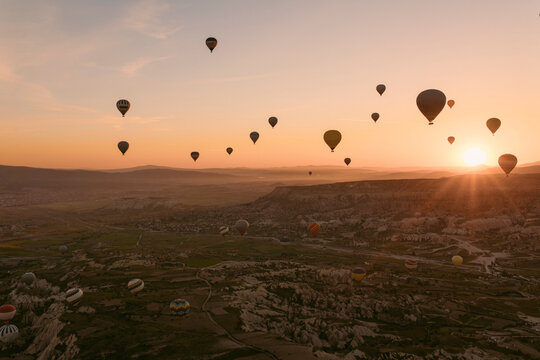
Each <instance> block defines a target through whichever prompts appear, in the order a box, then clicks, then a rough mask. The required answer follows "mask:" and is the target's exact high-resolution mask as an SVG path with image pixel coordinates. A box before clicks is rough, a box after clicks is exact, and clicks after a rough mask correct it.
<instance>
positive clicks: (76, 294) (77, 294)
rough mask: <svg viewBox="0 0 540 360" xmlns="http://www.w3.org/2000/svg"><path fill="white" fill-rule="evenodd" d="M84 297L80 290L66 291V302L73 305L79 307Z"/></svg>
mask: <svg viewBox="0 0 540 360" xmlns="http://www.w3.org/2000/svg"><path fill="white" fill-rule="evenodd" d="M82 296H83V291H82V290H81V289H79V288H72V289H69V290H68V291H66V301H67V302H68V303H70V304H72V305H77V304H78V303H79V301H81V298H82Z"/></svg>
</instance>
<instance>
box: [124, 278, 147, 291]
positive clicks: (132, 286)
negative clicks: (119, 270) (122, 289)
mask: <svg viewBox="0 0 540 360" xmlns="http://www.w3.org/2000/svg"><path fill="white" fill-rule="evenodd" d="M127 287H128V290H129V292H130V293H132V294H136V293H138V292H139V291H141V290H142V289H144V281H142V280H141V279H131V280H129V282H128V284H127Z"/></svg>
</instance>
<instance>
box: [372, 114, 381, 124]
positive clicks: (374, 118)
mask: <svg viewBox="0 0 540 360" xmlns="http://www.w3.org/2000/svg"><path fill="white" fill-rule="evenodd" d="M371 118H372V119H373V121H375V122H377V120H379V113H373V114H371Z"/></svg>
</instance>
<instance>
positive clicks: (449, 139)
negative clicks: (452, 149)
mask: <svg viewBox="0 0 540 360" xmlns="http://www.w3.org/2000/svg"><path fill="white" fill-rule="evenodd" d="M454 141H456V138H455V137H453V136H449V137H448V142H449V143H450V145H452V144H453V143H454Z"/></svg>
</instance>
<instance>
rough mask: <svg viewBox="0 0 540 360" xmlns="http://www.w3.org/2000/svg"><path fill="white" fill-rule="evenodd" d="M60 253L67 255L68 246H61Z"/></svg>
mask: <svg viewBox="0 0 540 360" xmlns="http://www.w3.org/2000/svg"><path fill="white" fill-rule="evenodd" d="M58 251H60V253H61V254H65V253H67V251H68V248H67V246H66V245H60V246H59V247H58Z"/></svg>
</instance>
